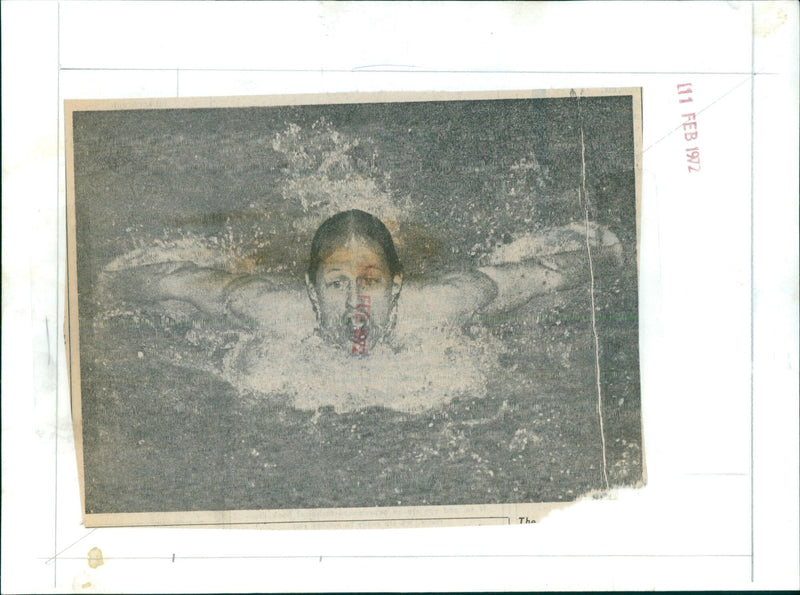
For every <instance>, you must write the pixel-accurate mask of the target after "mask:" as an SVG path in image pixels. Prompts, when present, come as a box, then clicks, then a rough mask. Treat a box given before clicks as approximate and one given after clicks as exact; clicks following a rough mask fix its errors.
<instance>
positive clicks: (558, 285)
mask: <svg viewBox="0 0 800 595" xmlns="http://www.w3.org/2000/svg"><path fill="white" fill-rule="evenodd" d="M478 270H479V271H480V272H481V273H483V274H484V275H486V276H487V277H488V278H489V279H491V280H492V282H493V283H494V286H495V288H496V290H495V295H494V298H493V299H492V300H490V301H487V302H486V303H484V304H481V306H480V307H479V308H478V310H479V311H480V312H481V313H484V314H498V313H501V312H511V311H512V310H514V309H516V308H518V307H520V306H521V305H523V304H524V303H526V302H528V301H529V300H530V299H531V298H533V297H534V296H536V295H539V294H542V293H547V292H550V291H555V290H557V289H563V288H565V287H566V286H567V285H568V284H569V280H570V277H569V276H565V275H564V274H562V273H560V272H559V271H557V270H555V269H552V268H548V267H547V266H543V265H542V264H539V263H537V262H533V261H526V262H521V263H517V264H506V265H497V266H486V267H480V268H479V269H478Z"/></svg>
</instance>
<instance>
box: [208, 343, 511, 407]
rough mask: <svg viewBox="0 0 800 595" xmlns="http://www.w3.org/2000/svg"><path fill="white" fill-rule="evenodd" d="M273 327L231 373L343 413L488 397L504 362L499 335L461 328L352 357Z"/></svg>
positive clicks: (258, 389)
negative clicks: (489, 380) (495, 370)
mask: <svg viewBox="0 0 800 595" xmlns="http://www.w3.org/2000/svg"><path fill="white" fill-rule="evenodd" d="M289 340H290V339H289V338H288V337H283V338H279V337H277V336H276V335H272V334H268V333H265V332H260V333H254V334H253V335H252V336H250V337H249V338H246V339H243V340H242V341H240V342H239V344H238V345H237V346H236V348H235V349H234V350H232V352H231V353H230V354H229V355H228V356H227V357H226V359H225V365H224V372H223V377H224V379H225V380H227V381H228V382H229V383H230V384H231V385H233V386H234V387H236V388H239V389H240V390H244V391H253V392H255V393H259V394H263V395H285V396H286V397H288V398H289V402H290V403H291V405H292V406H294V407H295V408H297V409H304V410H316V409H318V408H320V407H333V409H334V410H335V411H337V412H340V413H341V412H347V411H354V410H358V409H363V408H367V407H374V406H379V407H386V408H388V409H394V410H397V411H402V412H407V413H418V412H421V411H425V410H429V409H433V408H436V407H440V406H442V405H445V404H447V403H449V402H450V401H451V400H453V399H454V398H455V397H457V396H459V395H469V396H470V397H484V396H486V374H487V373H488V371H489V369H490V368H492V367H494V366H496V365H497V356H496V353H497V352H498V347H499V345H497V343H498V342H497V341H496V340H494V339H491V338H488V337H482V338H481V340H473V339H471V338H469V337H467V336H465V335H463V334H462V333H460V332H459V331H455V330H444V329H426V330H425V331H423V332H422V333H420V332H417V333H414V335H413V336H411V335H398V336H396V337H395V339H394V342H393V346H392V348H389V347H388V346H386V345H379V346H377V347H376V348H375V349H373V350H372V352H371V353H370V354H369V355H368V356H366V357H352V356H350V355H348V354H346V353H344V352H343V351H340V350H336V349H333V348H331V347H329V346H328V345H325V344H324V343H323V342H322V340H321V339H319V338H317V337H315V336H311V337H307V338H305V339H304V340H300V341H294V342H289Z"/></svg>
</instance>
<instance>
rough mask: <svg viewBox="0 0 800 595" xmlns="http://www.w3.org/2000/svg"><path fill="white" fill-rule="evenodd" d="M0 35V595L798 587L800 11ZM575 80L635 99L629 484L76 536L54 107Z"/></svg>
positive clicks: (595, 13) (267, 9)
mask: <svg viewBox="0 0 800 595" xmlns="http://www.w3.org/2000/svg"><path fill="white" fill-rule="evenodd" d="M754 15H755V17H756V18H755V24H754V22H753V17H754ZM782 16H783V18H782ZM753 33H755V35H753ZM2 44H3V47H2V50H3V65H2V68H3V81H2V82H3V85H2V93H3V97H2V98H3V319H2V329H3V330H2V332H3V355H2V357H3V362H2V364H3V369H2V374H3V388H4V390H3V393H2V407H3V409H2V414H3V415H2V424H3V426H2V429H3V454H2V457H3V462H2V464H3V468H2V473H3V498H2V507H3V509H2V514H3V524H2V541H3V548H2V590H3V592H33V591H36V592H47V591H58V592H64V591H72V590H77V591H87V592H88V591H92V590H101V591H102V590H107V591H115V592H121V591H135V592H142V591H160V592H164V591H179V592H184V591H220V590H222V591H238V590H243V591H281V590H289V591H310V590H326V591H337V590H365V589H370V590H398V591H409V590H442V589H448V590H474V589H484V590H487V589H492V590H507V589H534V588H549V589H566V588H581V589H590V588H591V589H612V588H614V589H620V588H636V589H651V588H684V589H693V588H703V587H704V588H717V589H720V588H724V589H729V588H744V589H748V588H761V589H764V588H775V587H781V588H797V587H798V586H800V578H798V577H799V576H800V569H799V568H798V540H799V539H800V531H799V530H798V467H799V464H798V382H797V379H798V293H797V287H798V275H797V271H798V244H797V239H798V233H797V221H798V208H797V203H798V200H797V199H798V190H797V188H798V165H797V164H798V147H797V138H798V7H797V4H796V3H794V2H778V3H773V2H756V3H754V4H752V5H751V3H735V2H712V3H693V2H687V3H666V2H664V3H652V4H651V3H638V2H637V3H634V2H630V3H628V2H625V3H587V4H584V3H552V4H539V3H486V4H484V3H466V4H463V5H462V4H454V3H443V4H427V3H412V4H402V3H401V4H377V5H373V4H367V3H356V4H328V3H314V2H307V3H300V4H290V3H275V4H271V3H216V2H203V3H188V2H187V3H184V2H179V3H167V2H105V3H100V2H85V3H84V2H60V3H57V2H21V1H13V0H11V1H4V2H3V3H2ZM753 73H756V74H753ZM680 83H691V84H692V87H693V89H694V93H693V98H694V102H693V103H691V104H688V105H687V104H685V105H680V104H679V103H678V98H679V96H678V95H677V89H676V85H677V84H680ZM596 86H611V87H631V86H641V87H643V111H644V149H645V152H644V161H643V181H644V193H643V202H642V233H641V252H640V259H641V276H640V282H641V317H640V318H641V321H642V328H641V357H642V391H643V392H642V400H643V416H644V424H645V428H644V429H645V447H646V458H647V468H648V476H649V482H648V486H647V487H646V488H645V489H642V490H639V491H631V492H627V491H626V492H622V493H620V494H619V496H618V498H617V499H616V500H609V501H592V502H583V503H580V504H578V505H574V506H571V507H568V508H566V509H565V510H562V511H558V512H555V513H553V514H551V515H550V516H549V517H547V518H546V519H545V521H544V522H542V523H540V524H538V525H519V526H512V527H491V528H456V529H418V530H380V531H378V530H373V531H307V532H290V531H278V532H268V531H265V532H260V531H230V530H188V529H182V530H171V529H97V530H93V531H89V530H86V529H85V528H83V527H82V526H81V524H80V523H81V516H80V502H79V494H78V486H77V472H76V464H75V456H74V450H73V445H72V430H71V425H70V423H71V422H70V407H69V395H68V391H67V382H66V366H65V362H64V349H63V341H62V332H61V329H62V327H63V321H64V316H63V311H64V300H63V292H64V289H63V288H64V269H65V266H64V264H65V250H66V247H65V234H64V231H63V230H64V222H65V208H64V204H65V196H64V146H63V122H62V118H63V113H62V112H63V110H62V101H63V99H64V98H101V97H174V96H176V95H178V96H181V97H188V96H206V95H243V94H244V95H251V94H272V93H280V94H287V93H304V92H309V93H312V92H313V93H321V92H337V91H379V90H381V91H382V90H396V91H412V90H413V91H417V90H419V91H426V90H430V91H457V90H482V89H524V88H532V89H541V88H565V87H567V88H568V87H596ZM687 107H690V108H691V109H687ZM687 111H694V112H695V113H697V122H698V132H699V135H698V139H697V143H696V144H697V146H699V148H700V151H701V163H702V170H701V172H699V173H691V174H690V173H689V172H688V171H687V168H686V163H685V157H684V149H685V148H686V146H687V143H686V142H685V141H684V140H683V137H682V134H681V131H680V130H679V129H678V128H679V126H680V124H681V121H682V120H681V114H682V113H686V112H687ZM753 283H754V284H753ZM751 306H752V309H751ZM751 348H752V349H753V351H754V354H755V358H754V359H753V360H752V368H751ZM751 369H752V374H751ZM751 382H752V384H751ZM751 386H752V392H751ZM751 397H752V398H751ZM751 421H752V424H751ZM92 547H99V548H100V549H101V550H102V552H103V554H104V556H105V564H104V565H103V566H101V567H99V568H98V569H91V568H90V567H89V566H88V565H87V560H86V556H87V552H88V551H89V549H91V548H92ZM173 555H174V561H173Z"/></svg>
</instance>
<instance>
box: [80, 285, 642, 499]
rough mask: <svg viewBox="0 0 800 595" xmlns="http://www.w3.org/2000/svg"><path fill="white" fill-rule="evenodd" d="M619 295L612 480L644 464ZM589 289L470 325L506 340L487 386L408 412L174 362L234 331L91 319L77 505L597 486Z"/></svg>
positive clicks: (211, 353) (608, 380) (611, 383)
mask: <svg viewBox="0 0 800 595" xmlns="http://www.w3.org/2000/svg"><path fill="white" fill-rule="evenodd" d="M613 295H614V294H613V292H609V293H608V295H606V294H600V295H599V297H598V301H597V307H598V308H599V309H600V312H599V314H598V325H599V326H600V328H599V331H600V336H601V337H602V340H601V355H602V357H601V370H602V371H603V376H601V379H602V387H603V394H604V402H603V409H604V411H603V413H604V422H605V438H606V447H607V452H606V459H607V461H606V469H607V474H608V478H609V481H610V483H611V485H612V486H614V485H630V484H634V483H636V482H637V481H639V480H640V479H641V476H642V464H641V448H640V446H641V435H640V430H639V428H640V418H639V400H638V377H637V375H636V373H635V370H636V368H637V367H638V366H636V365H635V364H636V352H635V346H633V345H631V344H630V341H629V338H630V336H631V331H632V330H635V327H636V320H635V319H633V320H632V319H625V317H624V316H623V313H624V310H626V308H625V304H624V303H621V302H620V300H619V299H614V300H611V299H610V298H611V296H613ZM603 296H606V298H608V299H606V300H605V301H604V300H603V299H602V298H603ZM586 298H587V295H586V290H584V289H580V290H573V291H571V292H562V293H561V294H559V295H554V296H548V297H547V298H545V299H541V300H537V302H536V303H535V304H529V305H528V306H526V307H523V308H522V309H521V310H519V311H518V312H516V314H515V316H514V317H513V319H510V320H509V321H507V322H504V323H501V324H496V325H493V326H484V327H482V328H480V329H476V328H475V327H474V326H473V327H471V331H470V332H472V333H473V334H474V335H475V337H474V340H476V341H479V340H481V335H482V334H483V333H489V334H491V335H492V336H494V337H495V338H498V339H500V340H501V341H502V342H503V345H504V347H505V350H504V353H503V354H501V355H500V357H499V360H498V361H499V366H500V370H499V373H496V374H494V375H492V376H491V377H489V378H487V396H485V397H483V398H476V397H470V396H461V397H457V398H456V399H454V400H453V401H452V402H450V403H449V404H447V405H444V406H440V407H436V408H434V409H432V410H430V411H426V412H423V413H418V414H409V413H401V412H398V411H394V410H391V409H386V408H382V407H370V408H366V409H362V410H358V411H351V412H345V413H336V412H335V411H334V410H333V407H327V408H321V409H319V410H317V411H301V410H297V409H294V408H293V407H291V406H290V405H289V404H288V403H286V402H284V403H282V402H281V399H280V398H277V399H276V398H264V396H263V395H261V396H259V395H257V394H256V395H253V394H250V395H247V394H245V395H243V394H242V393H241V392H239V391H237V390H235V389H234V388H233V387H232V386H230V385H229V384H227V383H226V382H223V381H221V380H219V379H218V376H217V375H216V374H215V373H213V372H211V371H208V372H203V371H199V370H198V369H197V368H196V367H195V368H190V367H187V366H186V365H184V364H181V365H176V363H180V362H181V361H183V362H185V361H187V360H192V361H195V362H196V361H201V360H202V361H205V362H206V365H207V367H208V369H209V370H213V368H214V366H220V367H221V365H222V358H223V355H224V353H225V351H226V346H229V345H230V344H231V341H232V340H233V338H234V335H235V332H234V331H228V332H224V331H216V332H217V333H218V334H219V335H220V336H219V340H218V341H217V342H216V343H211V342H206V343H197V341H187V336H190V337H192V336H194V335H191V334H190V333H191V331H192V327H191V325H188V326H181V325H169V324H164V321H163V320H162V319H159V318H157V317H156V316H151V317H149V318H148V317H142V316H140V317H138V318H136V319H135V320H134V319H131V318H130V317H129V319H128V320H127V324H125V325H122V324H117V325H107V326H106V327H105V328H97V329H95V331H94V336H95V339H96V340H95V341H94V342H93V345H94V346H95V348H94V349H93V350H92V351H93V353H92V356H93V357H91V358H90V359H89V360H88V361H86V362H85V372H84V378H85V379H86V380H85V382H84V387H83V411H84V439H85V445H86V450H85V465H86V504H87V511H88V512H91V513H107V512H136V511H173V510H218V509H219V510H232V509H261V508H315V507H361V506H392V505H423V504H482V503H503V502H540V501H560V500H572V499H575V498H577V497H579V496H581V495H582V494H585V493H586V492H588V491H590V490H597V489H602V488H603V487H604V479H603V474H602V466H603V458H602V447H601V440H600V426H599V419H598V411H597V388H596V376H595V359H594V358H595V354H594V339H593V335H592V331H591V322H590V320H589V318H588V312H587V311H586V310H585V309H584V311H583V312H581V311H580V310H581V309H582V308H579V306H586V305H587V303H588V302H587V299H586ZM195 334H196V333H195ZM634 334H635V333H634ZM193 343H194V344H193ZM140 353H141V357H140V356H139V354H140ZM178 355H180V356H181V359H180V360H178V359H177V356H178ZM273 397H274V396H273Z"/></svg>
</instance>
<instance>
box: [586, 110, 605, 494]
mask: <svg viewBox="0 0 800 595" xmlns="http://www.w3.org/2000/svg"><path fill="white" fill-rule="evenodd" d="M578 101H580V98H579V99H578ZM578 113H579V114H580V111H579V112H578ZM581 194H582V196H583V215H584V225H585V227H586V252H587V254H588V256H589V295H590V296H591V302H592V334H593V335H594V363H595V378H596V380H597V417H598V419H599V420H600V445H601V449H602V454H603V481H605V484H606V489H608V488H609V487H610V486H609V483H608V472H607V471H606V432H605V428H604V424H603V390H602V387H601V384H600V338H599V337H598V336H597V318H596V315H595V300H594V265H593V264H592V246H591V242H590V241H589V198H588V196H587V195H586V144H585V142H584V137H583V121H581Z"/></svg>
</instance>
